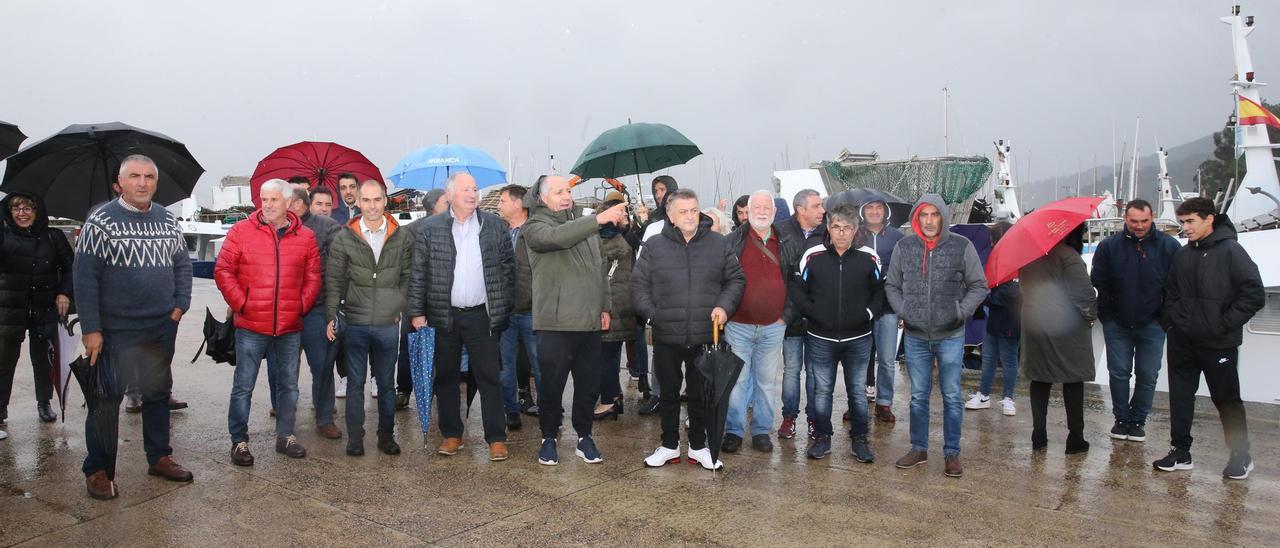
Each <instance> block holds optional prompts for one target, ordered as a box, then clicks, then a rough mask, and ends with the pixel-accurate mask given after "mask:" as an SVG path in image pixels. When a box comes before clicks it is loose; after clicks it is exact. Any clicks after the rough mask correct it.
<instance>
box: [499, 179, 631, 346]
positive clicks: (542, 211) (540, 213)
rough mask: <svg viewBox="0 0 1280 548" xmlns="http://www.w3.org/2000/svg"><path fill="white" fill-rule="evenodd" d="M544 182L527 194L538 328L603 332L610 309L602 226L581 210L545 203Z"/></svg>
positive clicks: (526, 234) (527, 240) (527, 241)
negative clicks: (554, 208) (604, 315)
mask: <svg viewBox="0 0 1280 548" xmlns="http://www.w3.org/2000/svg"><path fill="white" fill-rule="evenodd" d="M542 184H543V183H534V185H533V187H532V188H530V189H529V192H528V193H526V194H525V196H524V206H525V207H526V208H528V210H529V220H528V221H525V223H524V227H523V228H521V229H520V238H521V239H523V240H524V245H526V246H528V252H529V266H530V269H531V270H532V272H533V291H532V298H533V329H534V330H535V331H544V330H545V331H588V332H589V331H600V328H601V324H600V314H601V313H602V312H609V310H610V308H609V278H608V276H607V275H606V274H605V272H604V269H603V264H604V259H603V256H602V254H601V252H600V225H599V224H597V223H596V216H595V215H583V214H582V211H581V209H580V208H578V207H574V206H571V207H570V208H569V209H566V210H563V211H552V210H551V208H548V207H547V205H546V204H544V203H542V199H541V197H540V195H541V193H542Z"/></svg>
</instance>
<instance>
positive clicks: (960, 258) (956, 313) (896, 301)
mask: <svg viewBox="0 0 1280 548" xmlns="http://www.w3.org/2000/svg"><path fill="white" fill-rule="evenodd" d="M925 204H929V205H932V206H934V207H936V208H938V211H939V212H940V213H941V214H942V230H941V233H940V234H939V235H938V239H937V240H935V241H934V242H928V241H927V240H925V238H924V233H923V232H922V231H921V229H920V221H919V216H920V207H921V206H923V205H925ZM950 218H951V208H949V207H947V204H946V202H944V201H943V200H942V197H941V196H938V195H937V194H926V195H924V196H922V197H920V201H918V202H916V205H915V206H914V207H912V208H911V232H912V233H911V234H908V235H907V236H904V237H903V238H902V240H901V241H899V242H898V245H897V247H896V248H895V249H894V252H893V255H894V256H893V262H891V263H889V273H888V275H887V276H886V278H885V296H886V297H888V299H889V304H890V305H891V306H892V307H893V309H894V310H895V311H897V312H898V318H899V319H900V320H902V322H903V324H904V326H905V328H906V331H907V334H909V335H911V336H913V337H917V338H921V339H925V340H928V341H938V340H943V339H949V338H952V337H956V336H960V335H963V333H964V322H965V320H967V319H968V318H969V317H970V316H972V315H973V313H974V311H976V310H977V309H978V307H979V306H981V305H982V300H983V299H985V298H986V296H987V278H986V276H985V275H984V274H983V269H982V260H981V259H979V258H978V252H977V250H975V249H974V248H973V244H972V243H971V242H969V240H968V239H967V238H965V237H964V236H961V235H959V234H953V233H951V231H950V221H949V219H950Z"/></svg>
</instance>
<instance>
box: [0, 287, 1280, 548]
mask: <svg viewBox="0 0 1280 548" xmlns="http://www.w3.org/2000/svg"><path fill="white" fill-rule="evenodd" d="M194 300H195V303H196V304H195V305H193V308H192V314H190V315H189V316H188V317H187V318H186V319H185V320H184V321H183V324H182V327H181V332H180V334H179V348H178V352H177V357H175V360H174V361H175V365H174V376H175V385H176V391H177V393H178V396H179V397H180V398H182V399H186V400H188V401H189V402H190V403H191V408H190V409H187V410H185V411H180V412H176V413H174V415H173V445H174V449H175V457H176V458H177V459H178V460H179V462H181V463H183V464H184V465H186V466H187V467H189V468H190V469H191V470H192V471H193V472H194V473H195V475H196V481H195V482H194V483H192V484H188V485H183V484H174V483H167V482H164V481H161V480H159V479H156V478H153V477H149V476H147V475H146V461H145V457H144V456H143V454H142V447H141V445H142V443H141V421H140V417H139V416H137V415H122V418H121V429H120V432H121V438H122V439H121V443H120V451H121V453H120V465H119V473H118V477H117V479H118V482H119V484H120V489H121V492H122V495H121V497H120V498H119V499H117V500H114V501H109V502H100V501H94V500H91V499H89V498H88V497H87V496H86V495H85V492H84V481H83V476H82V475H81V473H80V462H81V459H82V458H83V457H84V427H83V421H84V417H85V411H84V409H82V408H81V407H80V406H79V404H80V402H81V401H82V398H81V396H80V395H79V393H78V391H75V390H74V389H73V396H72V404H71V405H70V406H69V409H68V410H67V415H68V417H67V419H68V420H67V422H66V423H65V424H64V423H62V422H57V423H53V424H47V425H45V424H40V423H38V421H37V419H36V412H35V403H34V399H33V395H32V394H33V390H32V385H31V373H30V366H29V365H28V362H27V361H26V358H25V357H24V358H23V361H22V362H20V363H19V366H18V371H19V373H18V375H17V377H18V381H17V383H16V386H15V389H14V397H13V401H12V402H11V403H10V405H9V421H8V424H7V425H6V427H5V429H6V430H8V431H9V433H10V435H11V437H10V438H9V439H8V440H4V441H0V516H4V519H3V520H0V545H11V544H21V543H29V544H32V545H62V546H67V545H101V544H110V543H114V542H125V541H127V542H129V543H130V544H132V545H138V546H171V545H214V544H230V545H264V544H270V545H337V544H341V545H352V546H363V545H378V546H386V545H417V544H430V543H439V544H450V545H476V544H481V545H494V544H499V543H503V544H513V545H559V544H597V545H604V544H610V545H619V544H627V545H657V544H660V543H688V544H725V545H728V544H735V545H764V544H769V545H779V544H781V545H796V544H810V545H850V544H854V543H858V544H867V543H874V544H890V543H893V544H898V543H902V544H906V543H927V544H930V545H959V544H1055V545H1062V544H1068V545H1074V544H1106V545H1138V544H1142V545H1153V544H1161V545H1193V544H1196V545H1198V544H1204V543H1211V544H1239V545H1253V546H1264V545H1276V544H1277V540H1276V539H1280V483H1278V482H1277V478H1280V474H1277V473H1276V472H1275V469H1276V466H1280V464H1277V463H1280V435H1278V433H1280V429H1277V425H1280V406H1270V405H1250V406H1249V426H1250V431H1251V435H1252V441H1253V447H1254V453H1253V455H1254V459H1255V461H1256V462H1257V463H1258V468H1257V470H1255V472H1254V474H1253V476H1252V477H1250V478H1249V480H1248V481H1246V482H1227V481H1224V480H1223V479H1222V477H1221V470H1222V467H1223V466H1225V464H1226V459H1227V452H1226V451H1225V449H1223V445H1222V443H1223V442H1222V431H1221V429H1220V428H1219V426H1218V422H1217V415H1216V411H1215V410H1214V408H1213V406H1212V405H1211V404H1209V402H1208V401H1207V400H1205V401H1204V402H1202V404H1201V405H1199V406H1197V407H1198V410H1199V415H1198V416H1197V418H1196V428H1195V432H1194V434H1195V436H1196V444H1197V445H1196V449H1195V450H1194V456H1195V464H1196V468H1195V470H1193V471H1190V472H1179V473H1175V474H1165V473H1161V472H1156V471H1153V470H1152V469H1151V465H1150V463H1151V461H1152V460H1155V459H1157V458H1159V457H1161V456H1163V455H1164V454H1165V452H1166V451H1167V448H1168V446H1167V442H1166V440H1167V439H1168V435H1169V424H1168V413H1167V402H1166V401H1165V398H1164V395H1163V394H1159V395H1157V399H1156V410H1155V411H1154V412H1153V414H1152V418H1151V421H1150V423H1149V424H1148V427H1147V433H1148V436H1149V437H1148V441H1147V442H1146V443H1134V442H1127V441H1114V440H1111V439H1110V438H1108V436H1107V431H1108V429H1110V427H1111V414H1110V409H1109V404H1108V400H1107V396H1106V392H1105V391H1100V390H1098V389H1097V387H1090V388H1089V389H1087V395H1086V398H1087V400H1086V401H1087V402H1088V403H1087V409H1086V411H1085V418H1086V429H1087V430H1086V436H1087V438H1088V440H1089V441H1090V442H1091V443H1092V449H1091V450H1090V451H1089V452H1088V453H1087V454H1085V455H1074V456H1070V457H1068V456H1066V455H1064V454H1063V443H1064V441H1065V438H1066V425H1065V416H1064V414H1063V411H1062V407H1061V406H1062V402H1061V399H1057V398H1055V399H1054V400H1053V401H1051V403H1050V409H1049V413H1050V416H1049V428H1050V432H1049V436H1050V445H1049V450H1048V451H1046V452H1042V453H1033V452H1032V451H1031V440H1030V437H1031V416H1030V407H1029V405H1027V401H1026V396H1025V394H1026V392H1025V386H1024V387H1022V390H1020V391H1019V396H1018V403H1019V406H1020V408H1019V413H1018V415H1017V416H1015V417H1005V416H1002V415H1001V414H1000V412H999V411H998V410H996V409H991V410H982V411H967V412H966V413H965V430H964V440H963V444H962V447H963V457H964V464H965V474H964V477H963V478H961V479H951V478H947V477H945V476H943V474H942V458H941V457H942V454H941V445H942V433H941V408H942V406H941V400H940V398H938V397H937V396H936V394H935V397H934V400H933V404H932V406H931V408H932V412H933V426H934V428H933V431H932V437H931V442H930V443H931V446H932V447H933V451H932V453H931V454H930V457H931V458H930V460H929V462H928V464H926V465H924V466H921V467H919V468H916V469H912V470H898V469H896V468H894V466H893V461H894V460H895V459H897V457H899V456H901V454H902V453H903V452H905V451H906V450H907V449H908V448H909V443H908V426H909V425H908V420H907V414H908V412H907V402H906V397H907V395H908V394H909V390H908V388H907V380H906V378H905V375H902V374H901V373H900V374H899V378H898V385H897V390H896V393H897V395H898V396H897V399H896V401H895V402H894V411H895V412H896V413H897V415H898V417H899V422H898V423H897V424H896V425H885V424H884V423H875V424H873V426H872V432H871V445H872V449H873V450H874V451H875V452H876V457H877V458H876V461H875V463H873V464H859V463H858V462H857V461H855V460H854V459H853V457H852V455H851V454H850V453H849V445H848V444H849V438H848V435H847V434H845V433H837V434H836V436H835V437H834V439H833V444H834V448H833V451H832V454H831V456H830V457H828V458H827V459H825V460H822V461H811V460H808V459H806V458H805V456H804V451H805V449H806V443H807V442H806V440H804V439H801V438H803V434H801V436H800V437H798V438H797V439H795V440H777V441H776V443H777V447H776V448H775V449H774V451H773V452H772V453H759V452H756V451H754V450H752V449H750V447H749V446H744V447H743V449H742V451H741V452H739V453H737V454H733V455H726V456H725V457H724V461H725V464H726V469H725V470H724V471H722V472H719V473H715V474H712V473H710V472H705V471H703V470H702V469H700V468H697V467H694V466H689V465H686V464H679V465H670V466H667V467H664V468H660V469H648V468H645V467H644V466H643V464H642V463H641V459H642V458H643V457H644V456H645V455H647V454H648V452H649V451H651V450H652V449H653V448H654V447H656V446H657V444H658V435H659V427H658V422H657V419H656V418H654V417H639V416H637V415H636V414H635V409H636V408H637V407H638V405H636V401H635V398H636V394H635V387H634V385H632V386H631V387H629V388H628V389H627V397H628V400H627V414H625V415H624V416H623V417H622V419H621V420H619V421H616V422H615V421H608V422H603V423H596V425H595V427H596V439H597V442H598V444H599V446H600V449H601V450H602V451H603V452H604V454H605V462H604V463H602V464H595V465H588V464H585V463H583V462H582V461H580V460H578V459H576V458H573V456H572V438H571V436H572V432H571V430H570V428H569V425H568V420H567V418H566V421H565V429H566V432H564V433H563V435H562V436H561V457H562V460H561V464H560V465H559V466H555V467H549V466H541V465H539V464H538V463H537V460H536V454H537V450H538V434H537V430H536V425H535V421H534V420H531V419H530V418H528V417H526V418H525V421H524V424H525V426H524V428H523V429H521V430H519V431H516V432H513V433H512V434H511V436H510V447H511V460H509V461H507V462H502V463H490V462H489V461H488V460H487V452H486V451H485V447H484V444H483V440H482V437H481V435H480V431H481V428H480V419H479V414H478V413H473V414H472V416H471V418H470V419H468V423H467V428H468V431H467V438H466V442H467V447H466V448H465V449H463V450H462V452H461V453H460V454H459V455H457V456H455V457H452V458H449V457H440V456H437V455H436V454H435V452H434V451H428V450H425V449H424V448H423V440H422V437H421V435H420V434H418V433H416V432H417V430H418V426H417V417H416V416H415V415H414V411H413V410H412V409H411V410H409V411H403V412H400V413H398V414H397V417H396V425H397V429H398V430H397V432H398V438H399V441H400V443H401V445H402V446H403V447H404V449H405V451H404V453H403V454H402V455H399V456H395V457H390V456H385V455H382V454H380V453H377V452H376V451H374V450H373V446H372V442H371V441H368V440H367V443H366V449H367V450H368V451H369V453H368V454H367V455H366V456H364V457H358V458H353V457H348V456H346V455H345V454H344V453H343V447H344V443H343V441H341V440H338V441H330V440H324V439H321V438H320V437H319V436H317V435H315V434H314V433H313V428H314V426H315V425H314V421H313V419H312V418H311V416H312V413H311V403H310V402H311V400H310V384H311V381H310V377H309V376H308V374H307V373H306V371H305V368H303V369H304V370H303V372H302V374H301V378H300V380H299V388H300V393H301V396H300V398H299V404H298V405H299V413H298V417H299V418H298V427H297V431H298V433H299V435H298V437H299V440H300V441H301V442H302V443H303V444H304V445H305V446H306V447H307V449H308V451H309V455H308V457H307V458H306V459H303V460H291V459H288V458H285V457H284V456H283V455H278V454H276V453H275V452H274V451H273V448H274V446H273V435H272V428H273V425H274V422H273V420H272V419H271V418H270V417H268V414H267V411H268V408H269V403H268V400H267V398H266V380H265V373H264V374H263V375H262V376H261V377H262V378H260V379H259V384H258V389H257V391H256V392H255V396H257V397H256V398H255V399H254V405H253V415H252V421H251V423H250V436H251V441H250V443H251V448H252V450H253V452H254V454H255V456H256V457H257V464H256V465H255V466H253V467H252V468H239V467H235V466H232V465H231V463H230V459H229V455H228V451H229V450H230V443H229V441H228V440H229V438H228V435H227V432H226V425H227V422H226V410H227V399H228V394H229V390H230V385H231V371H232V370H231V368H229V367H226V366H223V365H214V364H212V363H211V362H208V361H207V360H201V361H199V362H197V363H196V364H195V365H190V364H188V363H186V362H187V360H189V359H190V356H191V354H193V353H194V352H195V349H196V347H197V346H198V344H199V337H200V328H201V326H200V320H201V319H202V318H203V308H204V306H205V305H206V304H207V305H209V306H210V307H211V308H213V309H214V310H215V311H220V310H221V307H222V306H223V305H222V302H221V299H220V297H219V296H218V294H217V292H216V290H215V289H214V287H213V285H212V284H211V283H209V282H208V281H207V280H197V281H196V296H195V299H194ZM264 370H265V369H264ZM624 374H625V373H624ZM1246 382H1247V379H1246ZM976 383H977V376H976V374H966V376H965V385H966V386H965V389H966V391H967V390H971V389H973V387H974V386H975V385H976ZM839 392H840V395H839V396H838V397H837V398H835V400H836V409H835V410H834V413H833V415H834V416H835V417H837V420H838V417H839V416H840V413H842V412H843V411H844V408H845V407H846V405H845V398H844V397H843V389H840V391H839ZM1055 394H1056V392H1055ZM567 398H568V394H566V401H568V399H567ZM366 405H367V406H368V408H367V411H366V413H368V421H369V423H368V428H369V429H370V430H372V429H373V421H374V417H375V415H376V411H375V410H374V407H373V405H374V402H373V401H368V402H366ZM341 409H342V406H341V405H339V416H341V414H342V410H341ZM839 429H840V426H838V425H837V430H839ZM344 430H345V428H344ZM370 435H372V434H370ZM438 442H439V437H438V433H434V432H433V433H432V434H431V435H430V437H429V438H428V440H427V443H428V444H429V447H430V448H432V449H434V448H435V445H436V444H437V443H438Z"/></svg>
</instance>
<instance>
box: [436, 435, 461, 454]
mask: <svg viewBox="0 0 1280 548" xmlns="http://www.w3.org/2000/svg"><path fill="white" fill-rule="evenodd" d="M463 447H466V446H465V445H463V444H462V438H445V439H444V441H442V442H440V448H439V449H436V453H439V454H441V455H445V456H449V457H452V456H454V455H456V454H457V453H458V451H460V450H461V449H462V448H463Z"/></svg>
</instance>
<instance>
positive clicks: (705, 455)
mask: <svg viewBox="0 0 1280 548" xmlns="http://www.w3.org/2000/svg"><path fill="white" fill-rule="evenodd" d="M689 460H691V461H693V462H696V463H698V464H701V465H702V467H703V468H705V469H707V470H719V469H721V468H724V463H723V462H720V461H718V460H717V461H716V462H715V463H714V464H712V462H711V450H710V449H708V448H706V447H703V448H702V449H690V450H689Z"/></svg>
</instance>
